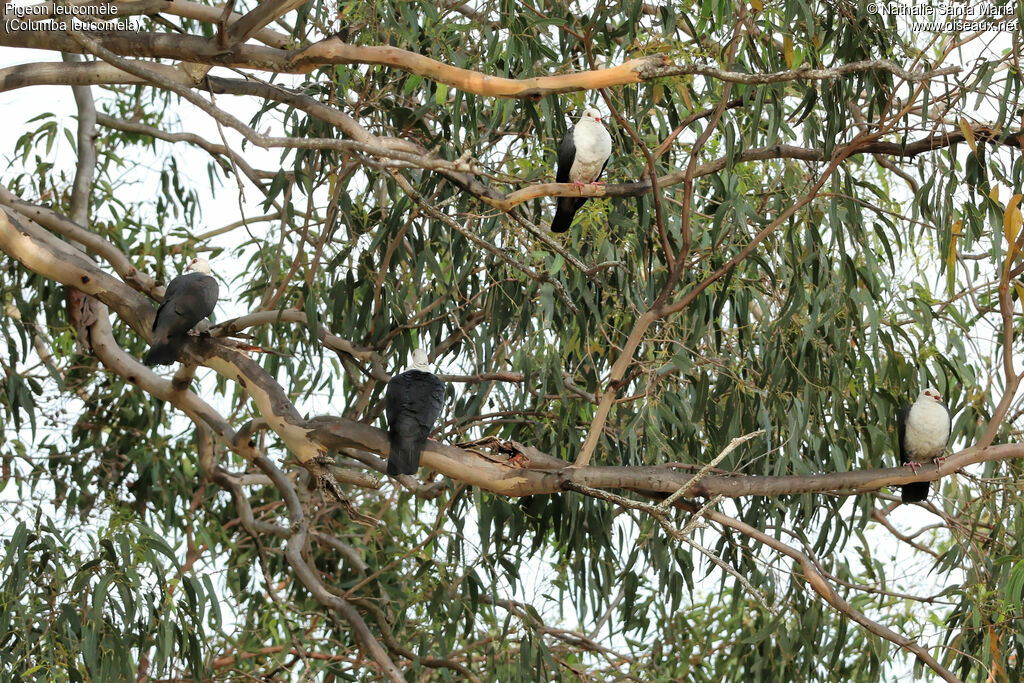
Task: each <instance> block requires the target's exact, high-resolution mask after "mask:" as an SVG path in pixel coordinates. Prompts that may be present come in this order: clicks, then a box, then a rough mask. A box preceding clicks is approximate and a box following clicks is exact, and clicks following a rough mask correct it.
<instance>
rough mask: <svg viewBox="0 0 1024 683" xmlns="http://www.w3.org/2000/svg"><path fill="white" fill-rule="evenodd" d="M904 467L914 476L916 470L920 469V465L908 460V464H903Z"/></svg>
mask: <svg viewBox="0 0 1024 683" xmlns="http://www.w3.org/2000/svg"><path fill="white" fill-rule="evenodd" d="M904 467H909V468H910V469H911V470H912V471H913V472H914V474H917V470H919V469H920V468H921V463H919V462H914V461H913V460H910V461H909V462H906V463H904Z"/></svg>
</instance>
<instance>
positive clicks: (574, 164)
mask: <svg viewBox="0 0 1024 683" xmlns="http://www.w3.org/2000/svg"><path fill="white" fill-rule="evenodd" d="M611 153H612V136H611V135H609V134H608V131H607V130H605V127H604V126H603V125H602V124H601V112H599V111H598V110H596V109H587V110H586V111H584V112H583V116H581V117H580V121H579V123H577V124H576V125H575V126H574V127H573V129H572V130H570V131H569V132H568V133H566V134H565V137H564V138H562V144H561V145H559V147H558V172H557V174H556V175H555V180H556V181H557V182H559V183H569V182H571V183H573V184H576V185H584V184H586V183H594V182H597V179H598V178H600V177H601V173H602V172H603V171H604V167H605V166H606V165H607V164H608V157H609V156H610V155H611ZM586 201H587V198H586V197H559V198H558V208H557V209H556V210H555V218H554V220H552V221H551V231H552V232H565V231H566V230H568V229H569V226H570V225H572V219H573V217H575V216H576V212H577V211H578V210H579V208H580V207H581V206H583V203H584V202H586Z"/></svg>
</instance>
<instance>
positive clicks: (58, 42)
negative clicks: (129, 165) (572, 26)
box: [0, 30, 959, 100]
mask: <svg viewBox="0 0 1024 683" xmlns="http://www.w3.org/2000/svg"><path fill="white" fill-rule="evenodd" d="M87 35H89V36H90V37H91V38H93V39H95V40H98V41H99V42H100V43H101V44H102V45H103V47H105V48H106V49H108V50H110V51H111V52H113V53H114V54H118V55H121V56H126V57H151V58H164V59H178V60H182V61H187V62H192V63H197V64H207V65H221V66H235V67H240V68H249V69H260V70H265V71H273V72H276V73H308V72H310V71H313V70H315V69H318V68H321V67H324V66H328V65H333V64H375V65H380V66H389V67H393V68H395V69H398V70H401V71H405V72H408V73H413V74H417V75H419V76H422V77H424V78H429V79H431V80H433V81H437V82H438V83H445V84H447V85H450V86H452V87H454V88H457V89H459V90H462V91H464V92H467V93H474V94H476V95H484V96H487V97H510V98H524V99H531V100H539V99H540V98H542V97H545V96H548V95H557V94H560V93H567V92H578V91H582V90H598V89H600V88H608V87H614V86H621V85H629V84H632V83H641V82H644V81H650V80H654V79H657V78H669V77H676V76H686V75H701V76H705V77H707V78H714V79H716V80H721V81H726V82H730V83H744V84H754V85H757V84H769V83H782V82H786V81H801V80H823V79H829V78H837V77H839V76H843V75H846V74H850V73H856V72H867V71H887V72H890V73H893V74H895V75H897V76H900V77H901V78H903V79H905V80H908V81H925V80H929V79H931V78H935V77H938V76H944V75H948V74H953V73H957V72H958V71H959V68H958V67H946V68H944V69H938V70H935V71H928V72H920V73H915V72H910V71H906V70H905V69H903V68H902V67H900V66H898V65H896V64H895V63H894V62H891V61H889V60H884V59H878V60H864V61H860V62H851V63H849V64H844V65H842V66H839V67H834V68H829V69H811V68H804V69H796V70H792V71H781V72H775V73H767V74H749V73H741V72H735V71H726V70H723V69H719V68H717V67H714V66H710V65H704V64H681V65H677V64H673V63H672V61H671V59H670V58H669V56H668V55H661V54H658V55H650V56H647V57H640V58H638V59H631V60H629V61H628V62H625V63H623V64H620V65H618V66H614V67H609V68H606V69H595V70H592V71H581V72H576V73H570V74H563V75H559V76H534V77H530V78H522V79H517V78H502V77H498V76H490V75H487V74H484V73H481V72H479V71H472V70H470V69H462V68H459V67H455V66H452V65H450V64H445V63H443V62H439V61H437V60H435V59H431V58H430V57H425V56H423V55H420V54H418V53H415V52H410V51H408V50H403V49H401V48H398V47H392V46H386V45H385V46H380V45H366V46H364V45H351V44H349V43H346V42H344V41H342V40H341V39H340V38H337V37H333V38H327V39H326V40H322V41H320V42H318V43H314V44H313V45H309V46H306V47H303V48H300V49H296V50H282V49H276V48H272V47H263V46H256V45H239V46H236V47H235V48H234V49H232V50H225V49H223V46H221V45H219V44H218V42H217V41H210V40H206V39H205V38H201V37H199V36H192V35H180V34H164V33H141V32H133V31H89V32H87ZM0 45H7V46H10V47H29V48H37V49H49V50H53V49H58V50H61V51H63V52H78V53H81V52H83V47H82V46H80V45H78V43H77V42H76V41H75V40H73V39H71V38H69V37H68V36H65V35H60V34H58V33H53V32H48V31H46V32H44V31H32V30H25V31H7V32H3V33H0Z"/></svg>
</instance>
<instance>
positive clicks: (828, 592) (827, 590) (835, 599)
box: [705, 510, 960, 683]
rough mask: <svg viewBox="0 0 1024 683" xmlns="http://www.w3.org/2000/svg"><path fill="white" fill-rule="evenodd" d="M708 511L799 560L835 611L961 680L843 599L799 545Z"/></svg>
mask: <svg viewBox="0 0 1024 683" xmlns="http://www.w3.org/2000/svg"><path fill="white" fill-rule="evenodd" d="M705 514H706V515H707V517H708V518H709V519H711V520H713V521H715V522H718V523H719V524H721V525H722V526H726V527H729V528H731V529H735V530H736V531H739V532H740V533H742V534H744V535H745V536H749V537H750V538H752V539H754V540H755V541H758V542H759V543H761V544H763V545H766V546H768V547H769V548H772V549H774V550H777V551H778V552H780V553H782V554H783V555H786V556H787V557H789V558H791V559H793V560H796V562H797V563H798V564H799V565H800V568H801V569H802V570H803V572H804V579H806V580H807V583H808V584H810V586H811V588H812V589H813V590H814V592H815V593H817V594H818V595H820V596H821V598H822V599H823V600H824V601H825V602H827V603H828V604H829V605H831V606H832V607H833V608H834V609H835V610H836V611H838V612H840V613H842V614H845V615H846V616H847V617H849V618H850V619H852V620H853V621H855V622H857V623H858V624H860V625H861V626H863V627H864V628H865V629H867V630H868V631H869V632H871V633H873V634H875V635H876V636H879V637H881V638H885V639H886V640H888V641H889V642H891V643H893V644H895V645H897V646H899V647H901V648H903V649H905V650H908V651H910V652H913V653H914V654H915V655H917V656H918V657H919V658H920V659H921V661H922V662H924V663H925V664H926V665H928V667H930V668H931V669H932V671H934V672H935V673H937V674H938V675H939V676H941V677H942V678H943V680H946V681H950V682H951V683H959V682H960V679H959V678H957V677H956V676H955V675H953V673H952V672H951V671H949V670H948V669H946V668H945V667H944V666H942V665H941V664H939V662H938V661H937V660H936V659H935V658H934V657H932V655H931V653H929V652H928V650H927V649H925V648H924V647H922V646H921V645H920V644H919V643H918V642H917V641H916V640H913V639H912V638H907V637H906V636H903V635H901V634H899V633H896V632H895V631H893V630H892V629H890V628H887V627H885V626H882V625H881V624H879V623H878V622H876V621H872V620H871V619H868V618H867V617H866V616H865V615H864V614H862V613H861V612H860V611H858V610H857V609H856V608H854V607H853V605H851V604H850V603H849V602H847V601H846V600H844V599H843V596H841V595H839V593H837V592H836V589H834V588H833V587H832V585H831V584H830V583H829V582H828V581H826V580H825V577H824V576H822V573H821V572H820V571H818V568H817V566H816V565H815V563H814V562H813V561H812V560H811V558H809V557H808V556H807V555H805V554H804V553H802V552H800V551H798V550H797V549H796V548H792V547H790V546H788V545H786V544H785V543H783V542H782V541H779V540H778V539H776V538H772V537H771V536H769V535H768V534H766V533H764V532H762V531H761V530H759V529H755V528H754V527H752V526H750V525H749V524H747V523H746V522H741V521H740V520H738V519H734V518H732V517H729V516H728V515H724V514H722V513H721V512H716V511H714V510H709V511H707V512H706V513H705Z"/></svg>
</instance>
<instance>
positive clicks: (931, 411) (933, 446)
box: [903, 398, 949, 461]
mask: <svg viewBox="0 0 1024 683" xmlns="http://www.w3.org/2000/svg"><path fill="white" fill-rule="evenodd" d="M905 429H906V431H905V432H904V435H903V439H904V443H905V444H906V445H907V457H908V458H909V459H911V460H914V461H927V460H931V459H932V458H934V457H935V456H937V455H942V451H944V450H945V448H946V442H947V441H949V413H948V412H946V408H945V407H944V406H942V405H940V404H939V403H938V402H936V401H934V400H933V399H930V398H929V399H926V400H924V401H917V402H915V403H914V405H912V406H910V414H909V415H907V424H906V425H905Z"/></svg>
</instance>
